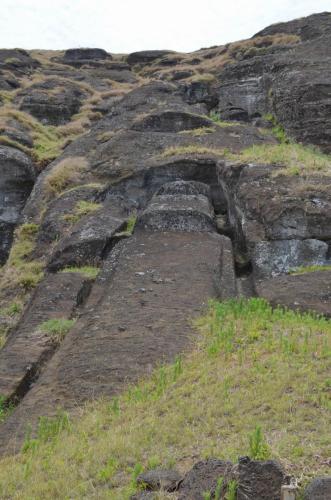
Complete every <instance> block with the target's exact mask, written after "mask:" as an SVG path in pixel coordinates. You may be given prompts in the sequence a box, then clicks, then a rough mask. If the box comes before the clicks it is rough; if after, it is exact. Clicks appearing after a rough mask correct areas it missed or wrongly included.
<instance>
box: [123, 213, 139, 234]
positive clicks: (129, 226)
mask: <svg viewBox="0 0 331 500" xmlns="http://www.w3.org/2000/svg"><path fill="white" fill-rule="evenodd" d="M136 223H137V216H136V215H135V214H133V215H131V216H130V217H129V218H128V220H127V222H126V228H125V231H126V232H127V233H128V234H132V233H133V231H134V228H135V225H136Z"/></svg>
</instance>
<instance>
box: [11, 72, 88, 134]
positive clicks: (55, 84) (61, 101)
mask: <svg viewBox="0 0 331 500" xmlns="http://www.w3.org/2000/svg"><path fill="white" fill-rule="evenodd" d="M86 95H87V94H86V92H85V91H84V90H82V88H81V87H80V86H79V85H76V84H75V83H70V84H69V83H68V82H63V81H61V80H60V79H59V80H57V79H54V80H45V81H43V82H41V83H36V84H34V85H32V86H31V87H28V88H26V89H24V90H22V91H21V92H19V93H18V94H17V98H16V100H17V102H19V103H20V109H21V110H23V111H27V112H28V113H30V114H32V115H33V116H34V117H36V118H38V119H39V120H40V121H41V122H42V123H45V124H50V125H62V124H64V123H67V122H68V121H69V120H70V118H71V117H72V115H74V114H75V113H78V111H79V108H80V106H81V103H82V99H83V97H84V96H86Z"/></svg>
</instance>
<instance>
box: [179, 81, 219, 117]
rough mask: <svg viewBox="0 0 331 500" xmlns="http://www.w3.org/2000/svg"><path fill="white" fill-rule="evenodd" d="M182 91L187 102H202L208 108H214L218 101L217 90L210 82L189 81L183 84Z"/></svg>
mask: <svg viewBox="0 0 331 500" xmlns="http://www.w3.org/2000/svg"><path fill="white" fill-rule="evenodd" d="M182 91H183V93H184V96H185V97H184V98H185V100H186V101H187V102H188V103H189V104H197V103H204V104H205V105H206V106H207V109H208V110H211V109H212V108H215V107H216V106H217V104H218V101H219V99H218V96H217V92H216V90H215V89H214V88H213V87H212V86H211V84H210V83H206V82H191V83H188V84H186V85H184V86H183V87H182Z"/></svg>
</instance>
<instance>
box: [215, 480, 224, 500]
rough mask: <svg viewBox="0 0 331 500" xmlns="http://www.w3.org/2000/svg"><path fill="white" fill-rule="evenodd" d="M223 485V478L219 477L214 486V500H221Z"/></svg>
mask: <svg viewBox="0 0 331 500" xmlns="http://www.w3.org/2000/svg"><path fill="white" fill-rule="evenodd" d="M223 483H224V478H223V477H220V478H219V479H218V480H217V484H216V488H215V495H214V498H215V500H221V495H222V489H223Z"/></svg>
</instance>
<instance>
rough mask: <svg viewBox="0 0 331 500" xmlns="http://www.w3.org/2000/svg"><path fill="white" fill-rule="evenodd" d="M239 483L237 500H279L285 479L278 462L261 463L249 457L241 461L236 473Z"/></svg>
mask: <svg viewBox="0 0 331 500" xmlns="http://www.w3.org/2000/svg"><path fill="white" fill-rule="evenodd" d="M236 475H237V481H238V490H237V500H279V499H280V492H281V486H282V484H283V482H284V479H285V474H284V470H283V468H282V467H281V465H280V464H279V463H278V462H275V461H274V460H267V461H265V462H260V461H257V460H250V459H249V458H248V457H242V458H240V459H239V463H238V469H237V472H236Z"/></svg>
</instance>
